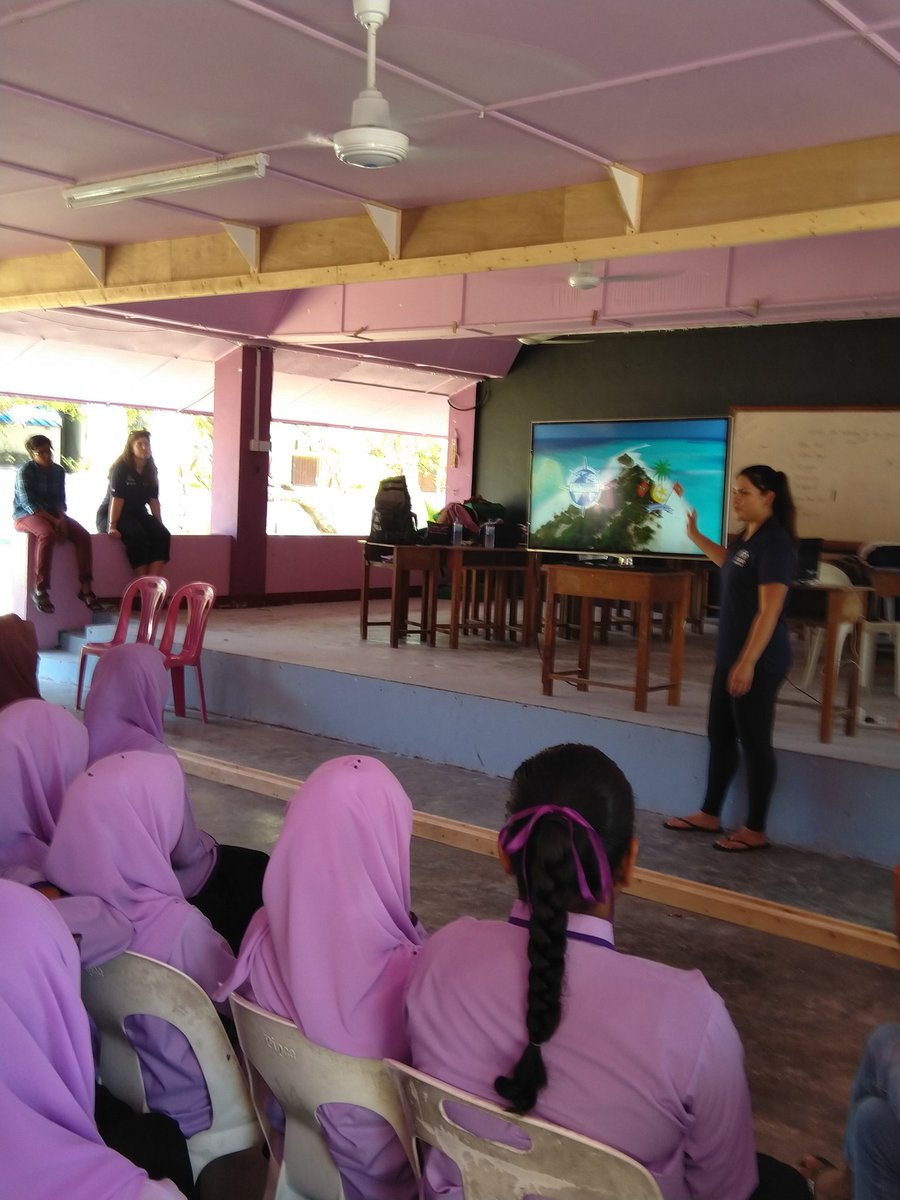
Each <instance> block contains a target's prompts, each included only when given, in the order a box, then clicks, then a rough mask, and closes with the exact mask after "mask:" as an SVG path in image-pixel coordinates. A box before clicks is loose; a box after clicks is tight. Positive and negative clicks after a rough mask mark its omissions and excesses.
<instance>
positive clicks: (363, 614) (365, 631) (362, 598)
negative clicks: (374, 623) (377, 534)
mask: <svg viewBox="0 0 900 1200" xmlns="http://www.w3.org/2000/svg"><path fill="white" fill-rule="evenodd" d="M371 566H372V564H371V563H370V562H369V560H368V559H367V558H366V548H365V546H364V547H363V582H362V591H361V592H360V594H359V636H360V637H361V638H362V640H363V641H366V639H367V638H368V636H369V571H370V570H371Z"/></svg>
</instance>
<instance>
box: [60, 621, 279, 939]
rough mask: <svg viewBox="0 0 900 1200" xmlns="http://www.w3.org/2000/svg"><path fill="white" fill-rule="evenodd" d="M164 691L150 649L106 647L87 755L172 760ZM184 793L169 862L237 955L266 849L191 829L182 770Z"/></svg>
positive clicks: (94, 683)
mask: <svg viewBox="0 0 900 1200" xmlns="http://www.w3.org/2000/svg"><path fill="white" fill-rule="evenodd" d="M168 695H169V673H168V671H167V670H166V668H165V660H164V659H163V656H162V655H161V654H160V652H159V651H158V650H157V649H156V648H155V647H153V646H150V645H147V644H146V643H144V642H141V643H137V642H125V643H124V644H123V645H121V646H114V647H113V648H112V649H111V650H107V651H106V653H105V654H104V655H103V656H102V658H101V659H100V661H99V662H98V663H97V666H96V668H95V669H94V675H93V678H92V679H91V689H90V691H89V693H88V698H87V701H86V703H85V706H84V724H85V727H86V729H87V731H88V733H89V735H90V761H91V762H92V763H93V762H96V761H97V759H99V758H106V756H107V755H109V754H121V753H122V752H123V751H128V750H146V751H149V752H150V753H152V754H164V755H168V756H170V757H171V758H172V760H173V761H175V762H177V761H178V759H177V757H176V755H175V751H174V750H172V749H170V747H169V746H167V745H166V742H165V734H164V731H163V710H164V709H165V706H166V700H167V698H168ZM179 769H180V768H179ZM182 792H183V796H184V821H183V825H182V829H181V836H180V837H179V839H178V844H177V845H176V847H175V849H174V851H173V852H172V866H173V867H174V868H175V874H176V875H177V876H178V881H179V883H180V884H181V888H182V891H183V893H184V895H185V897H186V898H187V899H188V900H190V902H191V904H193V905H195V906H196V907H197V908H199V909H200V911H201V912H202V913H203V914H204V916H206V917H207V918H208V919H209V921H210V922H211V924H212V925H213V927H214V928H215V929H216V930H217V931H218V932H219V933H221V935H222V936H223V937H224V938H225V940H226V941H227V942H228V944H229V945H230V946H231V948H232V950H233V951H234V952H235V953H237V950H238V948H239V946H240V944H241V938H242V937H243V936H244V932H245V930H246V928H247V925H248V924H249V923H250V918H251V917H252V916H253V914H254V913H255V912H256V910H257V909H258V908H259V907H260V906H261V905H262V880H263V875H264V874H265V870H266V864H267V863H268V861H269V859H268V855H266V854H263V853H262V851H260V850H252V849H250V848H249V847H245V846H225V845H223V846H220V845H219V844H218V843H217V842H216V840H215V838H213V837H212V836H211V835H210V834H208V833H205V832H204V831H203V830H202V829H198V828H197V822H196V820H195V818H194V809H193V805H192V804H191V798H190V795H189V793H188V790H187V783H186V782H185V780H184V774H183V772H182Z"/></svg>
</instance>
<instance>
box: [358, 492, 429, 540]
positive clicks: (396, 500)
mask: <svg viewBox="0 0 900 1200" xmlns="http://www.w3.org/2000/svg"><path fill="white" fill-rule="evenodd" d="M418 540H419V538H418V534H417V532H416V518H415V514H414V513H413V510H412V504H411V502H410V499H409V489H408V488H407V486H406V476H405V475H395V476H393V477H392V478H391V479H382V481H381V483H379V485H378V491H377V493H376V494H375V507H374V508H373V509H372V529H371V532H370V533H369V541H370V542H383V543H386V544H388V545H390V546H409V545H412V544H413V543H414V542H417V541H418Z"/></svg>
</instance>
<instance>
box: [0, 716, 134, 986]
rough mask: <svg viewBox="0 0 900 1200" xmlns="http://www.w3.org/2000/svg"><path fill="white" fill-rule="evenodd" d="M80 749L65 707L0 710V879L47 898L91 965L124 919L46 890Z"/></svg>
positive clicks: (108, 950)
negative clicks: (48, 859)
mask: <svg viewBox="0 0 900 1200" xmlns="http://www.w3.org/2000/svg"><path fill="white" fill-rule="evenodd" d="M87 755H88V738H87V734H86V732H85V730H84V728H83V726H82V725H81V723H80V722H79V721H77V720H76V719H75V718H74V717H73V716H72V714H71V713H69V712H66V710H65V709H64V708H59V707H57V705H55V704H48V703H47V702H46V701H44V700H18V701H17V702H16V703H15V704H10V705H8V706H7V707H6V708H4V709H3V711H2V712H0V779H2V780H3V802H2V804H0V878H4V879H13V880H16V881H17V882H18V883H24V884H26V885H27V886H28V887H36V888H39V889H40V890H42V891H43V892H44V893H45V895H47V896H49V897H51V898H52V899H53V900H54V902H55V904H56V905H57V907H58V910H59V913H60V915H61V916H62V918H63V920H64V921H65V922H66V924H67V925H68V926H69V929H70V930H71V932H72V933H73V934H74V933H77V934H80V945H81V958H82V964H83V965H84V966H85V967H92V966H95V965H96V964H97V963H101V962H106V961H107V959H110V958H112V957H113V956H114V955H116V954H119V953H120V952H121V951H122V950H124V949H125V947H126V946H127V945H128V942H129V939H130V938H131V932H132V931H131V925H130V924H129V923H128V921H127V920H126V919H125V918H124V917H123V916H122V915H121V913H118V912H116V911H115V910H114V909H111V908H109V907H108V906H107V905H105V904H104V903H103V902H102V901H101V900H98V899H97V897H96V896H93V895H74V896H64V895H63V894H62V893H61V892H60V891H59V890H58V889H56V888H52V887H51V886H50V885H49V884H48V883H47V872H46V867H45V859H46V857H47V850H48V847H49V845H50V842H51V841H52V839H53V835H54V833H55V832H56V826H57V822H58V821H59V814H60V809H61V808H62V803H63V796H64V795H65V792H66V788H67V787H68V786H69V784H70V783H71V782H72V781H73V780H74V779H75V778H76V777H77V776H78V775H79V774H80V773H81V772H82V771H83V770H84V768H85V767H86V766H87Z"/></svg>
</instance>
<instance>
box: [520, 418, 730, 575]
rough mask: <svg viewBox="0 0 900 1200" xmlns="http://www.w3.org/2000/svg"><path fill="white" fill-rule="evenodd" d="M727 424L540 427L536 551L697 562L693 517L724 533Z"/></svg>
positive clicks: (710, 532) (717, 535)
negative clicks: (688, 521) (688, 524)
mask: <svg viewBox="0 0 900 1200" xmlns="http://www.w3.org/2000/svg"><path fill="white" fill-rule="evenodd" d="M727 457H728V419H727V418H725V417H721V418H681V419H673V420H646V421H582V422H575V421H572V422H560V421H554V422H536V423H535V424H534V425H533V426H532V455H531V493H530V502H529V526H530V532H529V538H528V545H529V546H530V547H531V548H532V549H535V550H559V551H569V552H573V551H574V552H578V553H586V554H622V555H631V554H662V555H685V554H690V555H696V554H698V553H699V551H698V550H697V548H696V547H695V546H694V545H693V544H692V543H691V542H690V541H689V540H688V537H687V534H686V532H685V516H686V514H687V512H688V510H689V509H691V508H696V510H697V521H698V524H699V526H700V529H701V530H702V531H703V532H704V533H705V534H706V535H707V537H710V538H712V539H713V540H714V541H721V539H722V534H723V528H724V525H723V518H724V500H725V484H726V480H727V474H726V468H727Z"/></svg>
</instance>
